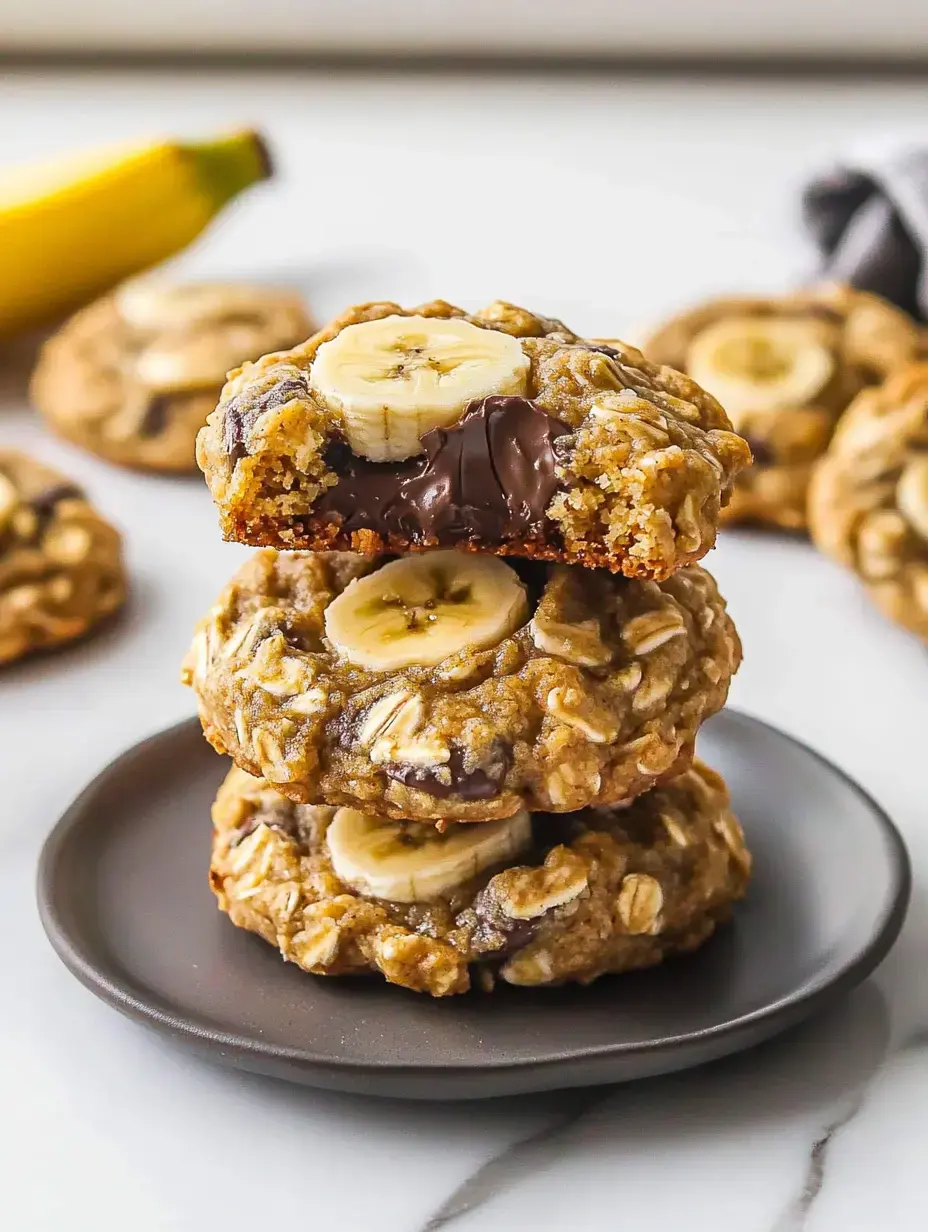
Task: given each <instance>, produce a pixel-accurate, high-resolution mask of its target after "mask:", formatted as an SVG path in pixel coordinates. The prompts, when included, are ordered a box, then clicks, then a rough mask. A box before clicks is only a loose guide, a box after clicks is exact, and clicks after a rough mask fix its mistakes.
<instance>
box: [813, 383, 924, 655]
mask: <svg viewBox="0 0 928 1232" xmlns="http://www.w3.org/2000/svg"><path fill="white" fill-rule="evenodd" d="M809 525H810V529H811V532H812V537H813V539H814V540H815V543H816V546H817V547H819V548H821V550H822V551H823V552H825V553H827V554H828V555H829V556H832V557H834V559H835V560H837V561H839V562H841V563H842V564H844V565H847V566H848V567H849V568H850V569H853V570H854V571H855V572H856V573H857V575H858V576H859V577H860V578H861V580H862V581H863V583H864V585H865V586H866V587H867V590H868V591H869V593H870V595H871V596H872V598H873V599H874V601H875V602H876V603H877V604H878V606H879V607H880V608H882V610H883V611H884V612H885V613H886V614H887V615H888V616H889V617H890V618H891V619H892V620H895V621H897V622H898V623H899V624H901V625H903V626H905V628H907V629H911V630H912V631H913V632H914V633H917V634H918V636H919V637H921V638H923V639H924V640H925V641H928V363H919V364H911V365H909V366H908V367H906V368H904V369H903V370H902V371H900V372H897V373H895V374H894V375H893V376H891V377H890V378H889V380H888V381H887V382H886V383H885V384H884V385H882V386H880V387H879V388H878V389H868V390H865V391H864V392H863V393H861V394H859V395H858V397H857V398H856V399H855V400H854V402H853V403H852V404H851V406H850V407H849V408H848V411H847V414H846V415H845V416H844V418H843V419H842V421H841V423H840V425H839V426H838V430H837V432H836V433H835V436H834V439H833V441H832V443H831V446H830V448H829V450H828V453H827V454H826V456H825V458H824V460H823V461H822V463H821V465H820V466H819V468H818V470H817V471H816V474H815V477H814V479H813V481H812V485H811V488H810V493H809Z"/></svg>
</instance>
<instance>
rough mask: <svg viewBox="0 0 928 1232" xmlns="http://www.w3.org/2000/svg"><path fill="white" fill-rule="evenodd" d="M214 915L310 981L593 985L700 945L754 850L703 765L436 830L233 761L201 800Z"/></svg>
mask: <svg viewBox="0 0 928 1232" xmlns="http://www.w3.org/2000/svg"><path fill="white" fill-rule="evenodd" d="M213 827H214V829H213V855H212V863H211V867H210V881H211V884H212V887H213V890H214V892H215V894H216V897H217V898H218V900H219V906H220V908H221V910H223V911H224V912H226V913H227V914H228V916H229V917H230V919H231V920H232V922H233V923H234V924H236V925H238V927H240V928H245V929H248V930H250V931H251V932H254V933H258V934H259V935H260V936H261V937H263V938H264V939H265V941H267V942H269V943H270V944H271V945H273V946H275V947H276V948H277V949H278V950H279V951H280V953H281V954H282V955H283V957H284V958H285V959H287V960H289V961H290V962H294V963H296V964H297V965H298V966H300V967H301V968H302V969H303V970H304V971H307V972H310V973H312V974H314V975H353V974H363V973H367V972H375V973H379V974H380V975H382V976H383V977H385V978H386V979H387V980H388V981H389V982H390V983H391V984H398V985H401V986H403V987H405V988H408V989H411V990H413V991H415V992H423V993H428V994H430V995H431V996H433V997H443V996H449V995H451V994H454V993H463V992H465V991H466V990H467V989H468V988H469V987H470V986H471V984H472V983H474V984H477V985H478V986H482V987H483V988H485V989H487V990H490V989H492V987H493V986H494V983H495V982H496V981H497V980H502V981H504V982H505V983H508V984H516V985H524V986H545V985H556V984H564V983H568V982H579V983H583V984H587V983H590V982H591V981H592V980H594V979H596V978H598V977H599V976H601V975H604V974H606V973H608V972H622V971H631V970H635V969H638V968H641V967H648V966H653V965H654V964H655V963H659V962H661V961H662V960H663V959H665V958H667V957H668V956H670V955H672V954H677V953H685V952H687V951H691V950H694V949H695V948H696V947H697V946H699V945H701V944H702V943H703V942H704V941H705V940H706V939H707V938H708V937H709V936H710V935H711V934H712V933H713V932H714V930H715V928H716V927H717V925H718V924H720V923H721V922H723V921H724V920H726V919H727V918H728V916H729V915H730V913H731V909H732V906H733V904H734V903H735V902H736V901H737V900H738V899H740V898H741V897H742V896H743V894H744V892H745V889H746V886H747V883H748V880H749V877H750V871H751V856H750V853H749V851H748V849H747V847H746V846H745V841H744V835H743V833H742V831H741V827H740V825H739V824H738V821H737V819H736V818H735V816H734V814H733V813H732V811H731V802H730V799H729V795H728V790H727V788H726V786H725V783H724V782H723V780H722V779H721V778H720V777H719V775H717V774H715V773H714V772H713V771H712V770H710V769H708V768H707V767H706V766H703V765H701V764H700V763H698V762H697V763H695V764H694V765H693V766H692V767H691V768H690V769H689V770H686V771H685V772H684V773H682V774H680V775H679V776H678V777H677V778H675V779H673V780H671V781H670V782H668V783H667V784H665V785H664V786H663V787H659V788H656V789H655V790H654V791H653V792H650V793H648V794H647V795H645V796H642V797H640V798H639V799H638V800H636V801H635V802H634V803H633V804H632V805H630V806H629V807H628V808H625V809H608V808H601V809H586V810H584V811H581V812H579V813H568V814H559V815H552V814H539V813H536V814H534V815H531V814H529V813H527V812H522V811H520V812H517V813H515V814H513V816H511V817H508V818H506V819H505V820H502V821H496V822H488V823H486V824H485V825H482V826H462V825H459V824H456V823H453V822H452V823H451V824H449V826H448V827H447V828H446V829H444V830H441V831H440V830H437V829H436V828H435V827H434V826H429V825H424V824H423V823H422V822H415V821H395V822H385V821H384V820H383V819H382V818H377V817H371V816H369V815H367V814H365V813H364V812H361V811H359V810H357V809H354V808H339V809H334V808H325V807H318V806H313V805H308V804H302V805H301V804H295V803H294V802H293V801H292V800H289V799H287V798H286V797H285V796H282V795H280V793H279V792H278V791H276V790H275V788H274V785H273V784H271V783H268V782H267V780H266V779H258V778H252V777H251V776H250V775H249V774H246V773H245V772H244V771H242V770H239V769H233V770H232V771H231V772H230V774H229V776H228V777H227V779H226V781H225V782H224V783H223V785H222V787H221V788H220V789H219V795H218V797H217V799H216V802H215V804H214V806H213Z"/></svg>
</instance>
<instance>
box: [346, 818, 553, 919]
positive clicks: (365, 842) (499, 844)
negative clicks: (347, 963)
mask: <svg viewBox="0 0 928 1232" xmlns="http://www.w3.org/2000/svg"><path fill="white" fill-rule="evenodd" d="M531 841H532V820H531V817H530V816H529V814H528V813H525V812H521V813H516V814H515V815H514V816H513V817H507V818H506V820H505V821H487V822H483V823H482V824H481V825H479V826H474V825H459V824H452V825H450V826H449V827H448V829H447V830H445V831H444V832H443V833H439V832H438V830H436V829H435V827H434V826H433V825H430V824H428V823H427V822H422V821H384V819H383V818H381V817H369V816H368V815H367V814H366V813H361V812H359V811H358V810H357V809H352V808H340V809H339V810H338V812H337V813H336V814H335V816H334V818H333V819H332V823H331V825H330V826H329V828H328V830H327V831H326V844H327V846H328V849H329V856H330V857H331V860H332V867H333V868H334V869H335V873H336V875H337V876H338V878H339V880H341V881H343V882H344V883H345V884H346V885H348V886H351V888H352V889H353V890H357V891H358V892H359V893H361V894H366V895H369V896H370V897H371V898H385V899H389V900H390V901H391V902H395V903H427V902H432V901H434V900H435V899H436V898H441V897H442V896H443V895H446V894H448V893H449V892H450V891H451V890H453V889H454V888H455V886H459V885H462V884H463V883H464V882H466V881H470V880H471V879H472V878H473V877H476V876H477V874H478V873H480V872H482V871H483V870H484V869H486V868H492V867H493V865H498V864H504V863H506V862H507V861H510V860H512V859H513V858H514V857H515V856H518V855H519V854H520V853H521V852H523V851H525V850H526V848H528V847H529V846H530V844H531Z"/></svg>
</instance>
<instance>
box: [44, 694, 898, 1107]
mask: <svg viewBox="0 0 928 1232" xmlns="http://www.w3.org/2000/svg"><path fill="white" fill-rule="evenodd" d="M700 753H701V755H702V757H703V758H704V759H705V760H706V761H707V762H708V763H709V764H710V765H712V766H713V767H715V768H716V769H717V770H720V771H721V772H722V774H724V775H725V777H726V779H727V780H728V783H729V785H730V787H731V790H732V795H733V797H734V804H735V809H736V811H737V813H738V815H739V816H740V818H741V820H742V822H743V824H744V828H745V831H746V833H747V838H748V842H749V844H750V846H751V848H752V850H753V852H754V856H755V868H756V872H755V877H754V880H753V884H752V887H751V890H750V892H749V895H748V898H747V900H746V901H745V902H744V904H743V905H741V906H740V907H739V909H738V910H737V912H736V915H735V918H734V921H733V922H732V924H731V925H729V926H727V927H725V928H723V929H722V930H720V931H719V933H718V934H717V936H716V937H715V938H714V939H713V940H712V941H710V942H709V943H708V944H707V945H706V946H705V948H704V949H702V950H700V951H699V952H698V953H696V954H695V955H692V956H689V957H687V958H680V959H677V960H675V961H672V962H669V963H667V964H665V965H664V966H662V967H658V968H656V969H654V970H652V971H645V972H639V973H636V974H634V975H621V976H614V977H605V978H604V979H602V980H600V981H599V982H598V983H596V984H593V985H592V986H590V987H589V988H563V989H553V990H548V991H541V990H531V989H524V988H508V987H506V986H502V987H500V988H499V989H498V990H497V991H496V992H495V993H494V994H493V995H492V996H488V995H486V994H482V993H478V992H472V993H469V994H467V995H466V996H463V997H452V998H448V999H446V1000H441V1001H433V1000H431V999H430V998H428V997H423V996H417V995H416V994H414V993H410V992H407V991H405V990H404V989H400V988H395V987H391V986H389V985H387V984H385V983H383V982H381V981H380V980H379V979H374V978H356V979H350V980H346V979H321V978H319V979H317V978H315V977H313V976H308V975H305V974H304V973H303V972H301V971H300V970H299V969H298V968H297V967H295V966H293V965H291V964H287V963H284V962H283V961H282V960H281V958H280V957H279V956H278V954H277V953H276V951H275V950H273V949H272V948H271V947H269V946H267V945H266V944H265V943H264V942H262V941H261V940H260V939H259V938H257V937H255V936H252V935H251V934H249V933H245V932H242V931H240V930H238V929H236V928H234V927H233V926H232V925H231V924H230V923H229V921H228V920H227V919H226V917H225V916H224V915H222V914H220V912H219V911H218V910H217V908H216V905H215V900H214V899H213V896H212V894H211V893H210V891H209V889H208V887H207V881H206V873H207V867H208V863H209V842H210V833H209V831H210V827H209V807H210V803H211V801H212V798H213V796H214V794H215V792H216V789H217V787H218V786H219V783H220V781H221V779H222V777H223V775H224V774H225V771H226V764H225V762H224V761H223V759H221V758H220V757H217V756H216V754H215V753H214V752H213V751H212V750H211V749H210V748H209V746H208V745H207V744H206V743H205V741H204V740H203V737H202V735H201V733H200V728H199V724H198V723H197V722H196V720H190V721H188V722H185V723H181V724H179V725H178V726H176V727H172V728H169V729H168V730H167V731H164V732H161V733H160V734H159V735H157V736H153V737H151V738H150V739H149V740H146V741H144V742H143V743H141V744H139V745H136V746H135V747H134V748H132V749H130V750H129V751H128V752H127V753H125V754H123V756H122V757H120V758H119V759H118V760H117V761H115V762H114V763H113V764H112V765H111V766H109V767H108V769H106V770H104V771H103V773H102V774H101V775H100V776H99V777H98V778H96V779H95V780H94V781H93V783H91V784H90V786H89V787H88V788H87V789H86V791H84V792H83V794H82V795H81V796H80V797H79V799H78V800H76V801H75V803H74V804H73V805H72V806H71V808H70V809H69V810H68V812H67V813H66V814H65V816H64V817H63V818H62V819H61V821H60V822H59V823H58V825H57V826H56V827H55V829H54V831H53V832H52V834H51V835H50V837H49V839H48V841H47V843H46V845H45V849H44V851H43V854H42V859H41V864H40V868H39V881H38V896H39V907H40V911H41V914H42V920H43V923H44V925H45V930H46V932H47V933H48V936H49V938H50V940H51V942H52V945H53V946H54V947H55V949H56V950H57V952H58V954H59V955H60V957H61V958H62V960H63V961H64V963H65V964H66V965H67V966H68V967H69V968H70V970H71V971H72V972H73V973H74V974H75V975H76V976H77V978H78V979H79V980H81V982H82V983H84V984H85V985H86V986H87V987H88V988H89V989H90V990H91V991H92V992H94V993H95V994H96V995H97V996H99V997H102V998H103V999H104V1000H105V1001H108V1002H109V1003H110V1004H111V1005H113V1006H115V1007H116V1009H118V1010H121V1011H122V1012H123V1013H125V1014H128V1015H129V1016H130V1017H132V1018H135V1019H138V1020H139V1021H141V1022H143V1023H145V1024H146V1025H148V1026H149V1027H152V1028H154V1029H155V1030H158V1031H161V1032H163V1033H165V1034H166V1035H168V1036H170V1037H172V1038H173V1039H175V1040H178V1041H180V1042H182V1043H183V1044H186V1045H188V1046H189V1047H190V1048H193V1049H195V1050H196V1051H198V1052H200V1053H201V1054H203V1055H205V1056H206V1057H208V1058H211V1059H213V1060H215V1061H219V1062H222V1063H225V1064H229V1065H235V1066H240V1067H242V1068H244V1069H249V1070H256V1071H258V1072H260V1073H265V1074H272V1075H275V1076H277V1077H280V1078H286V1079H290V1080H293V1081H296V1082H302V1083H307V1084H309V1085H314V1086H320V1087H330V1088H334V1089H340V1090H346V1091H359V1092H366V1093H369V1094H372V1095H395V1096H405V1097H414V1098H420V1099H447V1098H449V1097H452V1098H468V1097H482V1096H495V1095H505V1094H510V1093H513V1092H519V1091H538V1090H545V1089H550V1088H557V1087H569V1086H583V1085H589V1084H594V1083H603V1082H622V1081H625V1080H628V1079H632V1078H642V1077H646V1076H648V1075H651V1074H658V1073H664V1072H667V1071H670V1070H675V1069H682V1068H684V1067H686V1066H691V1065H698V1064H701V1063H703V1062H705V1061H710V1060H712V1059H714V1058H716V1057H720V1056H722V1055H724V1054H726V1053H730V1052H734V1051H736V1050H738V1049H742V1048H746V1047H749V1046H750V1045H752V1044H756V1043H758V1042H759V1041H760V1040H763V1039H766V1038H767V1037H769V1036H771V1035H774V1034H775V1033H776V1032H778V1031H782V1030H783V1029H784V1028H785V1027H788V1026H790V1025H792V1024H793V1023H795V1022H798V1021H799V1020H800V1019H801V1018H804V1017H805V1016H806V1015H808V1014H810V1013H812V1012H813V1010H816V1009H817V1008H819V1007H820V1006H822V1005H824V1004H825V1003H826V1002H827V1001H829V1000H830V999H831V998H833V997H836V996H838V995H839V994H841V993H843V992H845V991H846V990H847V989H849V988H851V987H852V986H853V985H855V984H857V983H858V982H859V981H861V980H862V979H864V977H865V976H866V975H868V974H869V972H870V971H872V970H873V968H874V967H875V966H876V965H877V963H878V962H879V961H880V960H881V959H882V958H883V956H884V955H885V954H886V952H887V950H888V949H889V947H890V946H891V945H892V943H893V941H894V940H895V938H896V936H897V934H898V932H899V929H900V927H901V925H902V920H903V917H904V915H905V909H906V905H907V902H908V895H909V880H910V874H909V864H908V859H907V856H906V852H905V848H904V846H903V844H902V841H901V839H900V837H899V835H898V833H897V832H896V830H895V829H894V827H893V825H892V823H891V822H890V821H889V820H888V818H887V817H886V816H885V814H883V812H882V811H881V810H880V809H879V808H878V806H877V805H876V804H874V802H873V801H872V800H871V799H869V797H868V796H866V795H865V794H864V792H863V791H862V790H861V789H860V788H859V787H857V786H855V784H854V783H852V782H851V781H850V780H849V779H848V778H847V777H846V776H845V775H844V774H842V773H841V772H840V771H839V770H837V769H836V768H835V767H834V766H832V765H830V764H829V763H828V762H826V761H824V760H823V759H822V758H821V757H819V756H818V755H817V754H816V753H814V752H812V751H811V750H810V749H808V748H806V747H805V746H804V745H802V744H800V743H798V742H797V741H796V740H793V739H791V738H790V737H789V736H786V735H784V734H783V733H782V732H779V731H776V730H775V729H774V728H771V727H768V726H766V725H765V724H764V723H761V722H759V721H758V720H756V719H752V718H748V717H747V716H745V715H742V714H738V713H735V712H733V711H727V712H725V713H723V714H722V715H719V716H718V717H717V718H715V719H714V720H712V721H711V722H710V723H708V724H707V725H706V727H705V728H704V731H703V734H702V735H701V737H700Z"/></svg>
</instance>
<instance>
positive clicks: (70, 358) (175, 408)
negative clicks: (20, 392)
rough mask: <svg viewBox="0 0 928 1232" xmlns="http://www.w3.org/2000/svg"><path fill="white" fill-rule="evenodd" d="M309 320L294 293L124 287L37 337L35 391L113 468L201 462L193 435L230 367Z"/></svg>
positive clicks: (236, 287)
mask: <svg viewBox="0 0 928 1232" xmlns="http://www.w3.org/2000/svg"><path fill="white" fill-rule="evenodd" d="M311 328H312V326H311V324H310V321H309V318H308V316H307V314H306V310H305V308H304V306H303V303H302V301H301V300H300V298H299V296H297V295H295V294H294V293H293V292H292V291H288V290H284V289H278V288H270V287H267V286H255V285H249V284H237V283H173V282H166V281H161V280H157V281H156V280H153V279H144V280H140V281H138V282H132V283H127V284H126V285H125V286H123V287H122V288H120V289H119V290H118V291H116V292H115V293H114V294H112V295H107V296H105V297H104V298H103V299H100V300H97V302H96V303H94V304H91V305H90V306H89V307H88V308H84V309H82V310H81V311H80V312H78V313H77V314H76V315H75V316H74V317H72V318H71V320H69V321H68V322H66V323H65V325H63V326H62V328H61V329H60V330H59V331H58V333H57V334H55V335H54V337H52V338H51V339H49V341H48V342H47V343H46V344H45V346H44V347H43V349H42V353H41V355H40V357H39V363H38V365H37V367H36V371H35V374H34V376H33V379H32V397H33V400H34V401H35V403H36V405H37V406H38V408H39V410H40V411H41V412H42V414H43V415H44V416H45V417H46V419H47V420H48V422H49V423H50V424H51V426H52V427H53V428H54V429H55V431H56V432H58V433H59V434H60V435H62V436H64V437H67V439H68V440H71V441H74V442H75V443H76V444H78V445H82V446H83V447H84V448H85V449H89V450H90V451H91V453H95V454H97V455H99V456H100V457H101V458H106V459H107V460H108V461H110V462H115V463H118V464H119V465H121V466H130V467H136V468H138V469H141V470H151V471H167V472H183V471H193V472H195V471H196V469H197V464H196V457H195V454H196V437H197V433H198V432H199V430H200V429H201V428H202V427H203V425H204V423H205V422H206V417H207V415H208V414H209V412H210V411H211V410H212V409H213V407H214V406H215V405H216V398H217V396H218V394H219V391H220V390H221V389H222V385H223V382H224V381H225V379H226V373H227V372H228V371H229V370H230V369H231V368H235V367H237V366H238V365H239V364H241V363H243V362H244V361H245V360H246V359H257V358H258V357H259V356H260V355H263V354H264V353H265V352H266V351H270V350H275V349H276V348H278V347H285V346H292V345H293V343H295V342H298V341H299V340H300V339H301V338H305V337H306V334H307V332H308V331H309V330H310V329H311Z"/></svg>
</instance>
